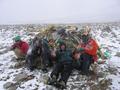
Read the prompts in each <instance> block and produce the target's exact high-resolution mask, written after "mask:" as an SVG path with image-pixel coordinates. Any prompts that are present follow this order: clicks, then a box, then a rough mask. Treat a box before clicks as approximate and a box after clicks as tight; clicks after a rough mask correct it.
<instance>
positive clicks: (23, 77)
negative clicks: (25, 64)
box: [13, 73, 34, 83]
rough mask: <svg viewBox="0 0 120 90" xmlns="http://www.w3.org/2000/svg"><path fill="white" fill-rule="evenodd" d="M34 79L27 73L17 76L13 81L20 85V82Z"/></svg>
mask: <svg viewBox="0 0 120 90" xmlns="http://www.w3.org/2000/svg"><path fill="white" fill-rule="evenodd" d="M33 78H34V76H33V75H27V74H26V73H20V74H17V75H16V76H15V78H14V79H13V81H16V83H20V82H23V81H28V80H31V79H33Z"/></svg>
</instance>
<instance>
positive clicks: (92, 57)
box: [77, 27, 99, 75]
mask: <svg viewBox="0 0 120 90" xmlns="http://www.w3.org/2000/svg"><path fill="white" fill-rule="evenodd" d="M81 32H82V35H81V43H80V44H79V45H78V47H77V48H79V49H80V50H83V52H82V54H81V56H80V61H81V68H80V69H81V71H82V74H83V75H89V74H90V71H89V67H90V65H91V63H94V62H96V61H97V59H98V58H97V50H98V48H99V46H98V44H97V43H96V41H95V40H94V39H92V38H91V36H90V34H89V33H90V29H89V28H88V27H86V28H85V29H83V31H81Z"/></svg>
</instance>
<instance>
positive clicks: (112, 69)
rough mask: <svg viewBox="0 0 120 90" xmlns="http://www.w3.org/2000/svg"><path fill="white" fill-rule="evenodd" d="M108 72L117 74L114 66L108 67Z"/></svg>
mask: <svg viewBox="0 0 120 90" xmlns="http://www.w3.org/2000/svg"><path fill="white" fill-rule="evenodd" d="M108 72H109V73H110V74H114V75H117V73H118V70H117V69H116V68H114V67H108Z"/></svg>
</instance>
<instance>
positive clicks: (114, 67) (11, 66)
mask: <svg viewBox="0 0 120 90" xmlns="http://www.w3.org/2000/svg"><path fill="white" fill-rule="evenodd" d="M92 30H93V31H92V34H93V36H94V37H95V38H96V40H97V41H98V43H99V45H101V46H102V48H103V51H105V50H107V51H109V52H110V54H111V58H110V59H108V60H107V61H106V62H105V63H104V64H100V65H99V66H98V70H99V71H98V75H97V76H94V78H92V79H91V78H90V77H86V76H82V75H80V74H79V73H78V72H76V71H75V72H74V73H73V74H72V75H71V77H70V79H69V80H68V84H67V85H68V90H74V89H75V90H97V89H98V90H120V28H119V27H117V26H116V28H112V30H111V31H110V32H109V31H107V30H106V31H105V30H102V29H101V28H98V29H95V28H93V29H92ZM36 33H37V31H34V32H30V31H29V30H26V28H23V29H12V28H8V29H4V28H1V29H0V90H4V89H5V88H8V89H9V90H16V89H17V90H53V89H56V88H54V87H52V86H49V85H45V84H44V81H45V80H44V79H46V78H47V76H48V75H49V73H50V72H49V73H47V74H43V73H42V71H41V70H35V71H33V72H30V71H29V70H27V68H26V67H24V66H22V67H21V66H20V65H18V62H17V61H16V60H15V55H14V53H13V52H12V51H10V50H9V47H10V46H11V45H12V43H13V40H12V39H13V37H14V36H16V35H21V36H22V39H23V40H25V41H28V40H29V39H30V38H31V37H33V36H35V34H36ZM18 77H19V78H18ZM28 77H29V78H28ZM7 82H9V83H7ZM6 83H7V84H6Z"/></svg>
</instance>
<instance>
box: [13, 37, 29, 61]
mask: <svg viewBox="0 0 120 90" xmlns="http://www.w3.org/2000/svg"><path fill="white" fill-rule="evenodd" d="M13 40H14V41H15V43H14V44H13V45H12V47H11V50H13V51H14V53H15V55H16V56H17V60H21V59H25V56H26V54H27V51H28V49H29V45H28V43H27V42H25V41H22V40H21V37H20V36H16V37H15V38H13Z"/></svg>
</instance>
